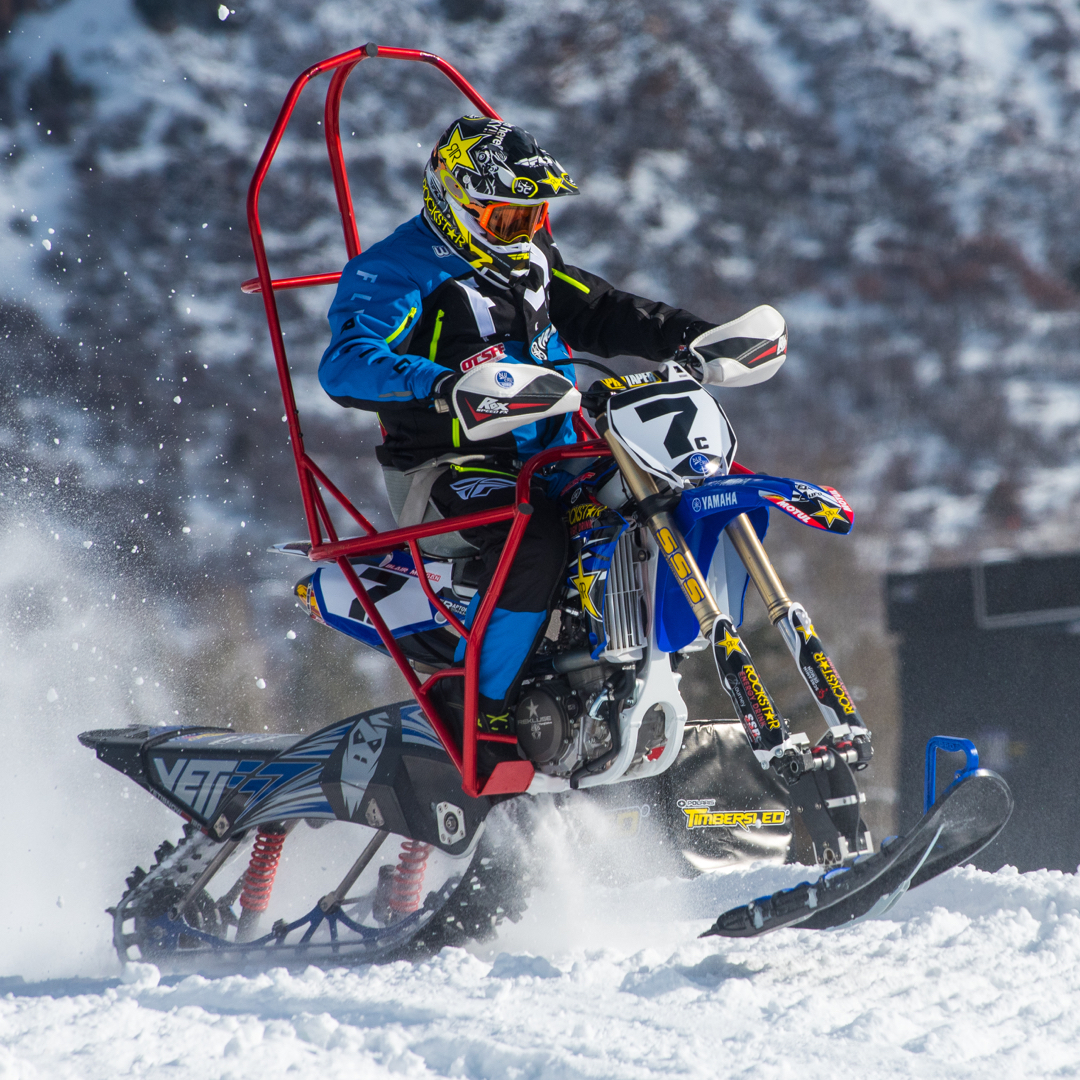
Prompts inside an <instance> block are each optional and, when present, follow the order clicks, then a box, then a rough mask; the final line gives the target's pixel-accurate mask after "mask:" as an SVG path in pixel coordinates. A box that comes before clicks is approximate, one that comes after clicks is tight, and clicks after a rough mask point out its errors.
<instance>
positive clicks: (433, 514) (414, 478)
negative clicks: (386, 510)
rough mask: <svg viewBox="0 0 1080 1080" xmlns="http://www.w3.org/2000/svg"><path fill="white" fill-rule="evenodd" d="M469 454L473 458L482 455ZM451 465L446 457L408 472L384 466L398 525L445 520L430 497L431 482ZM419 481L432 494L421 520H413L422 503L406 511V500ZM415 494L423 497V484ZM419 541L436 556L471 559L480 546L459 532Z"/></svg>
mask: <svg viewBox="0 0 1080 1080" xmlns="http://www.w3.org/2000/svg"><path fill="white" fill-rule="evenodd" d="M468 456H469V457H470V458H472V457H479V456H480V455H468ZM457 457H458V456H457V455H455V463H458V464H460V461H457ZM449 466H450V462H448V461H446V460H445V459H443V458H439V459H438V460H437V461H434V462H430V463H429V464H428V465H426V466H421V468H420V469H412V470H410V471H409V472H402V471H401V469H395V468H393V467H392V466H390V465H383V466H382V471H383V482H384V483H385V484H386V497H387V499H388V500H389V502H390V511H391V513H392V514H393V515H394V520H395V521H396V522H397V524H398V527H399V528H405V527H406V526H408V525H419V524H421V523H422V522H428V521H442V520H444V518H443V515H442V514H441V513H440V512H439V509H438V507H436V506H435V504H434V503H433V502H432V501H431V499H430V492H431V485H432V484H433V483H434V482H435V480H436V478H437V477H438V476H439V475H440V474H441V473H442V472H443V471H445V470H446V469H447V468H449ZM417 484H418V485H423V486H426V488H427V494H428V496H429V497H428V498H427V500H426V503H427V505H426V507H425V509H424V514H423V517H420V519H419V520H418V521H413V520H411V519H412V518H413V517H419V507H411V508H410V509H409V511H407V510H406V503H407V502H408V501H409V493H410V492H412V491H413V487H414V485H417ZM416 494H418V495H420V496H421V497H422V495H423V494H424V493H423V491H422V488H418V490H417V492H416ZM413 501H414V502H417V501H418V500H417V499H414V500H413ZM403 515H404V517H403ZM418 543H419V547H420V551H421V552H422V553H423V554H424V555H430V556H432V557H433V558H437V559H471V558H472V557H473V556H474V555H476V554H477V553H478V551H479V550H480V549H479V548H477V547H476V546H475V545H473V544H470V543H469V542H468V540H466V539H465V537H463V536H462V535H461V533H458V532H452V533H443V534H441V535H440V536H426V537H424V539H423V540H420V541H418Z"/></svg>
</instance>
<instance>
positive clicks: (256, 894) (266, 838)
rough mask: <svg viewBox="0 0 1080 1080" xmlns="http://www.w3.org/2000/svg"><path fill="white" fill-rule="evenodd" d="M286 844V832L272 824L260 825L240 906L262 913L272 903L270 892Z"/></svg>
mask: <svg viewBox="0 0 1080 1080" xmlns="http://www.w3.org/2000/svg"><path fill="white" fill-rule="evenodd" d="M284 844H285V833H284V832H282V831H278V830H274V829H273V827H272V826H266V825H260V826H259V832H258V835H257V836H256V837H255V846H254V847H253V848H252V849H251V860H250V861H249V862H248V868H247V873H245V874H244V889H243V892H241V893H240V906H241V907H242V908H243V909H244V910H245V911H250V912H252V913H253V914H254V913H259V914H261V913H262V912H264V911H265V910H266V909H267V907H268V906H269V905H270V893H271V891H272V890H273V888H274V876H275V875H276V874H277V868H278V863H279V862H280V860H281V849H282V846H283V845H284Z"/></svg>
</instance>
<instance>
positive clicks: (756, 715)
mask: <svg viewBox="0 0 1080 1080" xmlns="http://www.w3.org/2000/svg"><path fill="white" fill-rule="evenodd" d="M604 439H605V440H606V441H607V443H608V445H609V446H610V447H611V452H612V455H613V456H614V458H615V460H616V462H617V463H618V465H619V469H620V470H621V472H622V474H623V477H624V478H625V479H626V482H627V485H628V487H629V488H630V493H631V494H632V495H633V496H634V498H635V500H636V501H637V503H638V506H639V507H640V509H641V510H642V512H643V514H644V515H645V518H646V522H647V524H648V526H649V529H650V530H651V531H652V533H653V535H654V536H655V537H656V541H657V544H658V545H659V548H660V551H661V552H662V553H663V556H664V558H665V560H666V561H667V564H668V566H669V567H670V568H671V572H672V573H673V574H674V575H675V580H676V581H677V582H678V583H679V586H680V588H681V589H682V591H683V595H684V596H685V597H686V600H687V602H688V603H689V604H690V607H691V608H692V610H693V612H694V615H695V616H696V617H697V620H698V624H699V626H700V627H701V632H702V634H703V635H704V636H705V637H706V638H708V639H709V640H710V641H711V642H712V646H713V656H714V657H715V659H716V668H717V671H718V673H719V675H720V681H721V683H722V684H723V686H724V689H725V690H726V691H727V694H728V697H730V698H731V701H732V704H733V705H734V706H735V708H736V710H737V711H738V713H739V716H740V718H741V720H742V724H743V728H744V729H745V731H746V735H747V738H748V739H749V740H750V745H751V747H752V748H753V751H754V754H755V756H756V757H757V759H758V761H760V762H761V765H762V767H763V768H767V767H768V766H769V765H774V766H775V767H776V768H777V769H778V771H780V772H781V774H782V775H784V776H785V778H786V779H787V780H788V781H789V783H794V782H795V781H797V780H798V779H799V777H800V776H802V775H803V774H804V773H807V772H814V771H817V770H820V769H832V768H833V767H834V765H835V764H836V762H837V760H840V761H843V762H844V763H845V764H847V765H849V766H853V767H854V768H856V769H859V768H865V767H866V765H867V764H869V762H870V758H871V756H872V754H873V749H872V747H871V745H870V731H869V729H868V728H867V726H866V723H865V722H864V721H863V718H862V717H861V716H860V715H859V711H858V709H856V707H855V702H854V701H853V700H852V697H851V694H850V693H849V692H848V690H847V687H846V686H844V683H843V680H842V679H841V678H840V675H839V674H838V673H837V671H836V667H835V665H834V664H833V662H832V661H831V660H830V659H829V657H828V654H827V653H826V652H825V646H824V645H822V643H821V639H820V638H819V637H818V636H817V632H816V631H815V630H814V626H813V623H811V621H810V616H809V615H808V614H807V613H806V609H805V608H804V607H803V606H802V605H801V604H798V603H796V602H794V601H793V600H791V599H790V598H789V597H788V595H787V593H786V592H785V591H784V586H783V585H782V584H781V582H780V578H779V576H778V575H777V573H776V569H775V568H774V567H773V565H772V562H771V560H770V559H769V556H768V555H767V554H766V553H765V548H764V547H762V544H761V541H760V540H759V539H758V535H757V533H756V532H755V530H754V526H753V525H752V524H751V522H750V519H749V518H748V517H747V516H746V515H745V514H740V515H739V516H738V517H737V518H735V519H734V521H732V522H731V523H730V524H729V525H728V526H727V529H726V531H727V534H728V536H729V538H730V539H731V543H732V546H733V547H734V548H735V550H736V551H737V552H738V554H739V558H741V559H742V561H743V565H744V566H745V567H746V569H747V572H748V573H749V574H750V578H751V580H752V581H753V582H754V587H755V588H756V589H757V591H758V592H759V593H760V594H761V599H762V600H763V601H764V602H765V606H766V608H767V609H768V612H769V618H770V620H771V621H772V623H773V625H774V626H776V627H777V628H778V629H779V631H780V634H781V636H782V637H783V639H784V642H785V644H786V645H787V647H788V651H789V652H790V653H791V655H792V657H794V659H795V663H796V665H797V666H798V668H799V673H800V674H801V675H802V678H803V681H804V682H805V683H806V686H807V688H808V689H809V691H810V693H811V694H813V696H814V700H815V701H816V702H817V706H818V708H819V709H820V710H821V714H822V716H823V717H824V718H825V723H826V724H827V725H828V732H827V733H826V735H825V737H824V739H823V740H822V741H821V743H820V744H819V745H817V746H813V747H812V746H811V745H810V740H809V739H808V738H807V737H806V735H804V734H802V733H798V734H795V735H792V734H791V732H790V731H789V730H788V725H787V722H786V721H785V720H784V717H783V715H782V714H781V712H780V710H779V709H778V708H777V707H776V704H775V702H774V701H773V700H772V697H771V695H770V694H769V692H768V690H766V689H765V686H764V683H763V682H762V680H761V678H760V677H759V675H758V672H757V669H756V667H755V666H754V663H753V660H752V659H751V657H750V652H749V650H748V649H747V647H746V645H745V644H744V643H743V641H742V639H741V638H740V637H739V635H738V633H737V632H736V629H735V625H734V623H733V622H732V620H731V618H730V617H729V616H728V615H726V614H725V613H724V612H722V611H721V610H720V609H719V607H717V604H716V601H715V599H713V596H712V594H711V593H710V591H709V588H708V585H707V584H706V581H705V575H704V574H703V573H702V572H701V569H700V568H699V567H698V565H697V562H696V561H695V559H694V557H693V555H691V554H690V551H689V549H688V548H687V546H686V541H685V540H684V539H683V536H682V532H681V530H680V529H679V528H678V526H677V525H676V523H675V518H674V515H673V514H672V513H671V509H670V506H669V505H665V504H666V503H668V499H669V497H668V496H667V495H666V494H665V493H662V492H661V491H660V488H659V486H658V485H657V483H656V481H655V479H654V478H653V477H652V476H651V475H650V474H649V473H647V472H646V471H645V470H644V469H642V468H641V467H640V466H639V465H638V464H637V462H636V461H634V459H633V458H632V457H631V456H630V454H629V453H628V452H627V450H626V449H625V447H623V445H622V444H621V443H620V442H619V440H618V439H617V438H616V436H615V435H614V433H613V432H612V431H611V430H610V429H609V430H606V431H604Z"/></svg>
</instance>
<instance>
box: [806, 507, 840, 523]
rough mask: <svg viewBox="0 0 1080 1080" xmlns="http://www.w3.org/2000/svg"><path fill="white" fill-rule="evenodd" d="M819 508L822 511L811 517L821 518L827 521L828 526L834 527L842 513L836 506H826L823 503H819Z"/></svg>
mask: <svg viewBox="0 0 1080 1080" xmlns="http://www.w3.org/2000/svg"><path fill="white" fill-rule="evenodd" d="M818 506H820V507H821V509H820V510H819V511H818V512H817V513H816V514H811V515H810V516H811V517H819V518H824V519H825V524H826V525H832V523H833V522H834V521H835V520H836V519H837V518H838V517H839V516H840V513H841V511H840V510H839V509H838V508H837V507H835V506H826V505H825V504H824V503H823V502H821V501H819V502H818Z"/></svg>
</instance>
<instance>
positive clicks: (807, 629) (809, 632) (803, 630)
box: [795, 622, 817, 641]
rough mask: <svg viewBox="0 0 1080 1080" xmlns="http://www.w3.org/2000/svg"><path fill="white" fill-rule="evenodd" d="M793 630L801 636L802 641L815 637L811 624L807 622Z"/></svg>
mask: <svg viewBox="0 0 1080 1080" xmlns="http://www.w3.org/2000/svg"><path fill="white" fill-rule="evenodd" d="M795 629H796V630H798V631H799V633H800V634H802V637H803V641H809V640H810V639H811V638H812V637H817V631H816V630H815V629H814V624H813V623H812V622H808V623H807V624H806V625H805V626H796V627H795Z"/></svg>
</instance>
